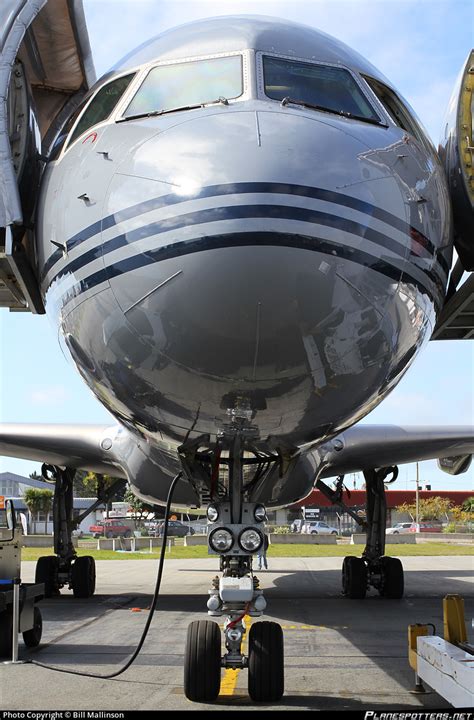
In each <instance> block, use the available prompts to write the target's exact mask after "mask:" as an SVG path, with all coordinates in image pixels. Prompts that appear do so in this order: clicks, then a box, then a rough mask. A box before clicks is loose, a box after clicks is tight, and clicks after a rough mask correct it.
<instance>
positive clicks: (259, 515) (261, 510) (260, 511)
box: [253, 505, 267, 522]
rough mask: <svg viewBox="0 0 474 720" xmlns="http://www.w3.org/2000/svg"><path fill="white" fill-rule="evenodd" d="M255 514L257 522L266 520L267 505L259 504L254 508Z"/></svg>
mask: <svg viewBox="0 0 474 720" xmlns="http://www.w3.org/2000/svg"><path fill="white" fill-rule="evenodd" d="M253 516H254V518H255V522H263V521H264V520H265V518H266V517H267V512H266V510H265V506H264V505H257V506H256V508H255V510H254V513H253Z"/></svg>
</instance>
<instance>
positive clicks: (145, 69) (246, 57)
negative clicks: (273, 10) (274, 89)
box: [114, 50, 251, 122]
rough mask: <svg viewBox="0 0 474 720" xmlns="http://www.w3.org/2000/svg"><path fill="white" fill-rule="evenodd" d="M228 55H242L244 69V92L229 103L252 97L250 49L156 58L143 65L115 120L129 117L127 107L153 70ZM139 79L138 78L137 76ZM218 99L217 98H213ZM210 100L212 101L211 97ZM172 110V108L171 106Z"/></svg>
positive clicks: (118, 108)
mask: <svg viewBox="0 0 474 720" xmlns="http://www.w3.org/2000/svg"><path fill="white" fill-rule="evenodd" d="M227 57H240V59H241V71H242V92H241V94H240V95H238V96H237V97H234V98H228V103H229V105H231V104H234V103H239V102H243V101H245V100H249V99H250V98H251V88H250V82H249V76H250V67H251V65H250V53H249V51H248V50H231V51H228V52H222V53H212V54H207V55H188V56H185V57H180V58H173V59H172V60H161V61H159V62H157V61H156V60H154V61H153V62H150V63H147V64H146V65H142V66H141V68H140V73H139V78H138V82H135V81H134V83H133V85H134V87H133V92H131V91H130V88H128V89H127V91H126V93H124V97H122V98H121V99H120V102H119V104H118V105H117V107H116V113H115V116H114V121H115V122H118V121H122V120H126V119H127V115H125V112H126V109H127V107H128V106H129V104H130V103H131V102H132V100H133V98H134V97H135V95H136V93H137V92H138V91H139V89H140V88H141V87H142V85H143V83H144V81H145V80H146V78H147V77H148V75H149V74H150V72H151V71H152V70H154V69H155V68H159V67H169V66H170V65H183V64H184V63H191V62H197V61H199V60H217V59H219V58H227ZM135 80H137V78H135ZM212 99H213V100H214V99H217V98H212ZM209 102H211V98H210V99H209ZM170 110H172V108H170Z"/></svg>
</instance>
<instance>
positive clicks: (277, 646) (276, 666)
mask: <svg viewBox="0 0 474 720" xmlns="http://www.w3.org/2000/svg"><path fill="white" fill-rule="evenodd" d="M248 669H249V677H248V682H249V685H248V687H249V695H250V697H251V698H252V700H255V702H276V701H277V700H281V698H282V696H283V692H284V689H285V688H284V656H283V631H282V629H281V626H280V625H279V624H278V623H275V622H258V623H255V625H252V627H251V628H250V632H249V657H248Z"/></svg>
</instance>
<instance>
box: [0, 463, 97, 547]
mask: <svg viewBox="0 0 474 720" xmlns="http://www.w3.org/2000/svg"><path fill="white" fill-rule="evenodd" d="M30 487H33V488H37V489H38V490H50V491H51V492H54V484H52V483H47V482H43V481H42V480H33V478H26V477H23V476H22V475H16V474H15V473H11V472H3V473H0V495H4V496H5V497H6V498H9V499H11V500H13V504H14V506H15V510H16V512H17V514H19V513H20V512H21V513H24V514H25V515H26V517H27V519H28V534H29V535H44V534H46V535H50V534H52V533H53V512H52V508H51V511H50V512H49V513H48V514H47V515H46V514H45V513H43V512H38V513H35V516H34V517H33V518H32V517H31V516H30V513H29V512H28V508H27V506H26V503H25V501H24V499H23V494H24V492H25V490H26V489H27V488H30ZM95 500H96V498H74V502H73V515H74V516H75V517H77V516H78V515H80V514H81V513H82V512H84V510H86V509H87V508H88V507H89V506H90V505H92V503H94V502H95ZM103 514H104V507H103V506H100V507H99V508H97V509H96V510H94V511H93V512H92V513H91V514H90V515H88V516H87V517H86V519H85V520H83V521H82V523H81V524H80V525H79V527H78V530H82V532H84V533H86V532H88V530H89V526H90V525H94V524H95V523H96V522H97V521H98V520H102V518H103Z"/></svg>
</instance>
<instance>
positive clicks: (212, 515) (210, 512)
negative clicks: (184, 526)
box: [207, 505, 219, 522]
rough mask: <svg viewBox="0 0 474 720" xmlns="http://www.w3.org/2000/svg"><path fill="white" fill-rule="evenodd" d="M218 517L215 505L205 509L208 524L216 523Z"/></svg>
mask: <svg viewBox="0 0 474 720" xmlns="http://www.w3.org/2000/svg"><path fill="white" fill-rule="evenodd" d="M218 517H219V509H218V507H217V505H209V506H208V508H207V519H208V520H209V522H216V520H217V519H218Z"/></svg>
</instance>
